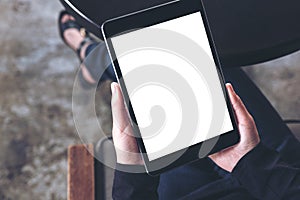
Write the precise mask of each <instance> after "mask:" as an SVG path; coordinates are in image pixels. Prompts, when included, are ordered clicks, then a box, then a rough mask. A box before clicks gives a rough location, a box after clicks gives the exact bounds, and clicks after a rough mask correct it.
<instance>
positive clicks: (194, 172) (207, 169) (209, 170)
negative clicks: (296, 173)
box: [158, 68, 300, 199]
mask: <svg viewBox="0 0 300 200" xmlns="http://www.w3.org/2000/svg"><path fill="white" fill-rule="evenodd" d="M223 73H224V77H225V80H226V82H231V83H232V84H233V86H234V89H235V90H236V92H237V93H238V94H239V96H240V97H241V99H242V100H243V102H244V104H245V105H246V107H247V109H248V110H249V112H250V113H251V114H252V116H253V117H254V119H255V122H256V125H257V128H258V132H259V134H260V138H261V141H262V143H263V144H264V145H265V146H267V147H268V148H270V149H273V150H275V151H277V152H279V153H280V155H281V157H282V158H283V159H284V160H285V162H287V163H288V164H289V165H290V166H293V165H297V163H298V162H299V161H300V153H298V152H300V143H299V141H298V140H297V139H296V138H295V137H294V135H293V134H292V132H291V131H290V130H289V128H288V127H287V125H286V124H284V123H283V121H282V119H281V117H280V116H279V114H278V113H277V112H276V110H275V109H274V108H273V106H272V105H271V104H270V102H269V101H268V100H267V99H266V97H265V96H264V95H263V94H262V92H261V91H260V90H259V89H258V88H257V87H256V85H255V84H254V83H253V82H252V81H251V79H250V78H249V77H248V76H247V75H246V73H245V72H244V71H243V70H242V69H240V68H224V69H223ZM258 102H259V103H258ZM205 162H206V164H204V163H205ZM210 165H212V166H210ZM298 166H299V165H298ZM299 167H300V166H299ZM230 176H231V174H229V173H228V172H226V171H224V170H223V169H221V168H219V167H218V166H217V165H215V164H214V163H212V161H211V162H210V160H209V159H205V160H203V161H197V162H196V163H193V164H188V165H185V166H182V167H179V168H177V169H173V170H171V171H169V172H166V173H164V174H162V175H161V177H160V184H159V188H158V191H159V196H160V197H161V199H177V198H178V197H181V196H183V195H185V194H187V193H191V192H192V191H193V190H194V188H199V187H203V186H205V185H211V184H214V183H215V184H217V185H218V187H220V184H223V185H224V187H225V186H226V183H225V184H224V182H226V181H229V180H231V178H230ZM195 179H198V180H199V181H197V180H195ZM224 179H226V181H224ZM176 180H180V182H177V181H176ZM232 187H235V186H232ZM212 188H213V187H210V189H212ZM225 188H226V187H225ZM227 189H228V188H227Z"/></svg>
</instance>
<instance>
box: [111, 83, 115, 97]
mask: <svg viewBox="0 0 300 200" xmlns="http://www.w3.org/2000/svg"><path fill="white" fill-rule="evenodd" d="M110 88H111V93H112V94H114V93H115V92H116V86H115V83H112V84H111V85H110Z"/></svg>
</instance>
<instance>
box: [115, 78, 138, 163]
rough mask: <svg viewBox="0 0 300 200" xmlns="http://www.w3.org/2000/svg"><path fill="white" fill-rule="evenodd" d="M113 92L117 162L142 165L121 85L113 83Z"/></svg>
mask: <svg viewBox="0 0 300 200" xmlns="http://www.w3.org/2000/svg"><path fill="white" fill-rule="evenodd" d="M111 91H112V101H111V107H112V114H113V130H112V135H113V139H114V146H115V149H116V153H117V162H118V163H120V164H125V165H142V164H143V160H142V158H141V155H140V153H139V149H138V146H137V143H136V139H135V138H134V137H133V130H132V126H131V123H130V119H129V116H128V112H127V109H126V107H125V105H124V100H123V96H122V93H121V90H120V87H119V85H118V84H117V83H112V84H111Z"/></svg>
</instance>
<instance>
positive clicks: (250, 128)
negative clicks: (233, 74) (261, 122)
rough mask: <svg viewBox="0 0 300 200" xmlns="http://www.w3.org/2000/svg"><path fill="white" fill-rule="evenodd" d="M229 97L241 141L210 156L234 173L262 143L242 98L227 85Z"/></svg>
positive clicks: (219, 164)
mask: <svg viewBox="0 0 300 200" xmlns="http://www.w3.org/2000/svg"><path fill="white" fill-rule="evenodd" d="M226 88H227V90H228V93H229V97H230V100H231V103H232V106H233V109H234V112H235V116H236V119H237V123H238V129H239V132H240V136H241V140H240V142H239V143H238V144H236V145H235V146H233V147H229V148H228V149H225V150H223V151H220V152H218V153H216V154H213V155H211V156H210V158H211V159H212V160H213V161H214V162H215V163H216V164H217V165H218V166H220V167H221V168H223V169H225V170H226V171H229V172H232V170H233V168H234V167H235V166H236V164H237V163H238V162H239V160H240V159H241V158H242V157H243V156H245V155H246V154H247V153H248V152H249V151H251V150H252V149H253V148H254V147H256V145H258V143H259V142H260V139H259V135H258V132H257V129H256V125H255V122H254V120H253V118H252V116H251V115H250V113H249V112H248V111H247V109H246V107H245V105H244V104H243V102H242V100H241V99H240V97H239V96H238V95H237V94H236V93H235V91H234V89H233V87H232V85H231V84H226Z"/></svg>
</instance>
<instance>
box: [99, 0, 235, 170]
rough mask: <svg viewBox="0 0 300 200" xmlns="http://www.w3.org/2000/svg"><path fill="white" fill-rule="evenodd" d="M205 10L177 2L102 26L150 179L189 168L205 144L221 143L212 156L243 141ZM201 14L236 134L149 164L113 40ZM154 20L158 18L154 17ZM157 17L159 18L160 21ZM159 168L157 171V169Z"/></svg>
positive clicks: (217, 145)
mask: <svg viewBox="0 0 300 200" xmlns="http://www.w3.org/2000/svg"><path fill="white" fill-rule="evenodd" d="M201 7H203V5H202V2H200V1H199V2H197V3H196V2H195V1H189V0H185V1H174V2H170V3H167V4H163V5H160V6H156V7H153V8H149V9H147V10H143V11H139V12H136V13H132V14H129V15H125V16H121V17H118V18H114V19H111V20H108V21H106V22H104V23H103V25H102V26H101V29H102V34H103V36H104V38H105V42H106V45H107V48H108V51H109V54H110V56H111V59H112V60H113V67H114V70H115V73H116V74H117V79H118V82H119V84H120V87H121V89H122V92H123V96H124V99H125V102H126V106H127V108H128V111H129V114H130V117H131V120H132V122H133V123H132V125H133V129H134V134H135V137H136V139H137V143H138V146H139V149H140V152H141V154H142V157H143V159H144V162H145V167H146V171H147V172H148V173H149V174H150V175H157V174H161V173H162V172H165V171H166V170H169V169H172V168H175V167H177V166H180V165H183V164H186V163H188V162H192V161H194V160H197V159H199V150H200V149H201V146H202V145H203V144H204V143H209V142H210V141H212V140H214V139H215V138H217V137H219V139H218V142H217V143H216V144H215V146H214V148H213V149H212V150H211V151H210V152H209V154H208V155H210V154H213V153H215V152H218V151H220V150H222V149H225V148H228V147H230V146H232V145H234V144H236V143H238V142H239V140H240V135H239V132H238V128H237V123H236V119H235V115H234V112H233V109H232V105H231V103H230V100H229V96H228V93H227V90H226V89H225V81H224V77H223V74H222V71H221V68H220V66H221V65H220V61H219V58H218V55H217V50H216V47H215V44H214V42H213V39H212V34H211V31H210V29H209V26H208V20H207V17H206V14H205V10H204V9H201ZM196 12H199V14H201V15H202V19H203V23H204V26H205V29H206V33H207V36H208V40H209V44H210V47H211V50H212V55H213V58H214V62H215V65H216V68H217V72H218V76H219V79H220V83H221V87H222V90H223V93H224V95H225V100H226V104H227V107H228V110H229V115H230V119H231V122H232V125H233V130H232V131H229V132H227V133H224V134H222V135H219V136H217V137H215V138H212V139H209V140H206V141H203V142H200V143H198V144H195V145H192V146H190V147H187V148H185V149H182V150H180V151H177V152H174V153H171V154H169V155H166V156H163V157H161V158H158V159H155V160H153V161H149V159H148V156H147V155H146V154H147V152H146V148H145V145H144V142H143V140H142V138H141V133H140V130H139V128H138V126H137V125H135V124H137V120H136V117H135V114H134V111H133V108H132V105H131V101H130V98H129V95H128V92H127V89H126V85H125V82H124V80H123V78H122V73H121V70H120V66H119V63H118V59H117V57H116V54H115V51H114V48H113V45H112V42H111V39H110V38H112V37H115V36H117V35H122V34H124V33H128V32H131V31H132V30H138V29H142V28H146V27H149V26H152V25H155V24H159V23H162V22H165V21H169V20H172V19H176V18H179V17H182V16H186V15H189V14H192V13H196ZM153 16H155V17H153ZM158 16H160V17H159V18H158ZM177 157H179V158H178V159H176V161H175V162H173V163H171V164H170V165H168V166H164V167H163V168H159V166H160V164H161V163H166V162H168V161H169V160H172V159H173V158H177ZM157 168H158V169H157Z"/></svg>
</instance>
